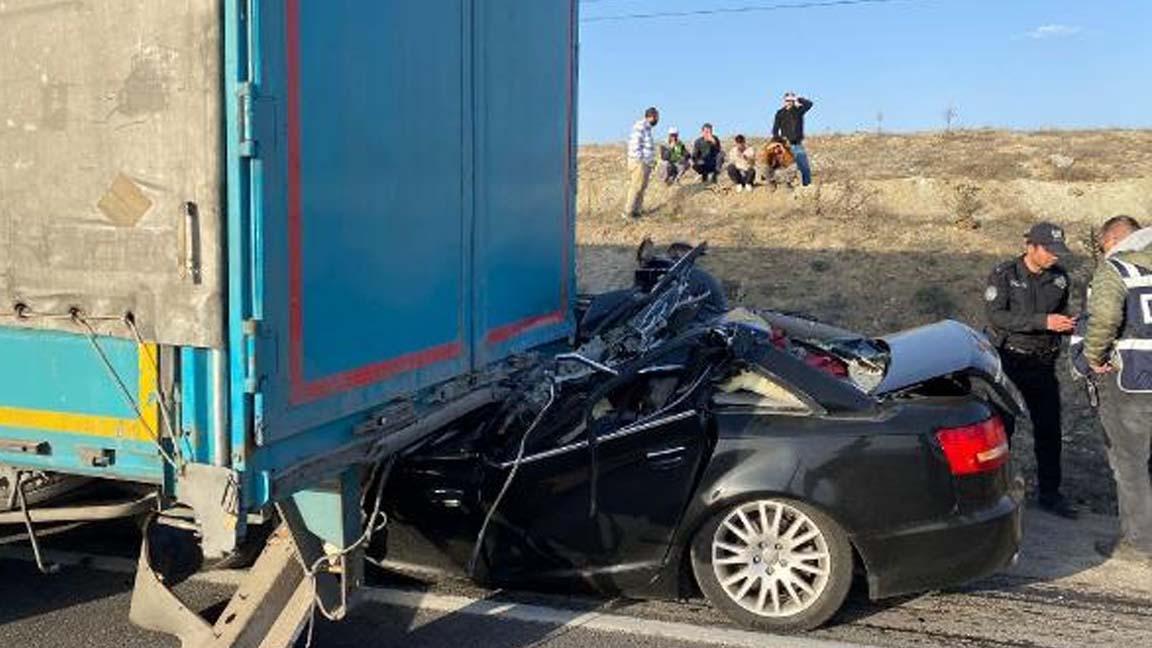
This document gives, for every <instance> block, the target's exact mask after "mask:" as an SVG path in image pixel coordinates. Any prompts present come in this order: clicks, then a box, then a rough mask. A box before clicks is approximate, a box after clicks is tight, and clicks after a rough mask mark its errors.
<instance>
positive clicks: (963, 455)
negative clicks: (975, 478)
mask: <svg viewBox="0 0 1152 648" xmlns="http://www.w3.org/2000/svg"><path fill="white" fill-rule="evenodd" d="M936 440H937V441H939V442H940V447H941V449H943V450H944V456H945V457H947V459H948V467H949V468H951V469H952V474H953V475H976V474H979V473H984V472H989V471H992V470H996V469H997V468H999V467H1000V466H1003V465H1004V464H1005V463H1007V462H1008V455H1009V453H1010V451H1009V449H1008V436H1007V435H1006V434H1005V433H1004V422H1003V421H1001V420H1000V417H999V416H993V417H992V418H989V419H987V420H984V421H981V422H979V423H974V424H972V425H964V426H961V427H953V428H942V429H939V430H937V431H936Z"/></svg>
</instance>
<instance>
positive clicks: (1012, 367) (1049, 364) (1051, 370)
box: [1000, 350, 1064, 496]
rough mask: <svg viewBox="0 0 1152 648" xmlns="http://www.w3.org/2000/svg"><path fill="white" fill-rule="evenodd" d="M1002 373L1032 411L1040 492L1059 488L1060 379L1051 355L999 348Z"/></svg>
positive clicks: (1053, 492)
mask: <svg viewBox="0 0 1152 648" xmlns="http://www.w3.org/2000/svg"><path fill="white" fill-rule="evenodd" d="M1000 357H1001V358H1002V359H1003V361H1004V373H1006V374H1008V377H1009V378H1010V379H1012V382H1013V383H1015V385H1016V387H1017V388H1018V389H1019V390H1020V394H1021V395H1022V396H1023V397H1024V402H1025V403H1026V404H1027V405H1028V411H1029V413H1031V415H1032V437H1033V440H1034V443H1033V446H1034V447H1035V452H1036V480H1037V482H1039V491H1040V495H1042V496H1044V495H1048V496H1052V495H1057V494H1059V492H1060V480H1061V474H1062V473H1061V470H1060V455H1061V452H1062V450H1063V445H1064V444H1063V438H1062V435H1061V432H1060V383H1059V382H1058V381H1057V380H1056V361H1055V358H1054V357H1045V358H1038V357H1035V356H1027V355H1020V354H1016V353H1012V352H1011V351H1007V350H1004V351H1001V352H1000ZM1015 427H1016V426H1015V423H1014V422H1013V423H1011V424H1009V426H1008V430H1007V432H1008V439H1009V441H1011V439H1012V434H1013V432H1015Z"/></svg>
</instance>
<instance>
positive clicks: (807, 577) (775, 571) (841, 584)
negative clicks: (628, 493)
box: [692, 498, 853, 632]
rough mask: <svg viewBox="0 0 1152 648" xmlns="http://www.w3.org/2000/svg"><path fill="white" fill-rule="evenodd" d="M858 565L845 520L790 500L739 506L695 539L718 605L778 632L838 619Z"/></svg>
mask: <svg viewBox="0 0 1152 648" xmlns="http://www.w3.org/2000/svg"><path fill="white" fill-rule="evenodd" d="M852 568H853V564H852V548H851V546H850V545H849V543H848V537H847V534H846V533H845V532H844V530H843V529H842V528H841V527H840V525H839V524H837V523H836V522H835V521H833V520H832V519H831V518H829V517H828V516H827V515H824V514H823V513H821V512H820V511H818V510H816V509H814V508H812V507H811V506H808V505H806V504H802V503H800V502H796V501H793V500H787V499H775V498H772V499H757V500H751V501H746V502H742V503H739V504H735V505H732V506H730V507H729V508H727V509H725V510H724V511H721V512H720V513H719V514H717V515H716V516H715V517H713V518H712V519H710V520H709V521H708V522H707V523H706V524H705V525H704V526H703V527H702V528H701V529H700V531H698V532H697V534H696V536H695V538H694V539H693V542H692V571H693V572H694V573H695V576H696V582H697V583H698V584H699V585H700V589H701V590H702V591H703V592H704V595H705V596H707V597H708V600H709V601H710V602H711V603H712V605H714V606H716V607H717V608H719V609H720V610H721V611H722V612H724V614H726V615H728V616H729V617H731V618H732V619H733V620H735V621H737V622H739V623H741V624H743V625H746V626H751V627H753V628H757V629H761V630H769V631H773V632H792V631H800V630H811V629H812V628H815V627H817V626H819V625H821V624H823V623H824V622H825V621H827V620H828V619H830V618H832V615H834V614H835V613H836V612H837V611H838V610H839V609H840V606H841V605H843V604H844V599H845V598H846V597H847V596H848V590H849V588H850V587H851V585H852V574H853V569H852Z"/></svg>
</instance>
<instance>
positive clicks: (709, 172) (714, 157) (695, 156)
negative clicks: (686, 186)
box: [692, 124, 724, 183]
mask: <svg viewBox="0 0 1152 648" xmlns="http://www.w3.org/2000/svg"><path fill="white" fill-rule="evenodd" d="M723 164H724V149H723V148H721V146H720V138H719V137H716V135H714V134H713V133H712V124H704V125H703V126H701V127H700V137H698V138H696V142H695V143H693V144H692V168H693V169H695V170H696V173H699V174H700V182H713V183H715V182H716V177H717V176H718V175H719V174H720V167H721V166H723Z"/></svg>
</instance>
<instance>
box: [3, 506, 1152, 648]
mask: <svg viewBox="0 0 1152 648" xmlns="http://www.w3.org/2000/svg"><path fill="white" fill-rule="evenodd" d="M1059 531H1060V530H1059V529H1058V528H1050V527H1045V528H1042V529H1040V530H1039V532H1038V533H1036V534H1034V535H1035V536H1038V538H1039V539H1040V540H1043V539H1045V536H1055V535H1057V534H1059ZM93 534H96V535H98V536H99V542H98V543H93V542H92V541H91V540H92V535H93ZM1038 541H1039V540H1038ZM1086 541H1090V538H1087V539H1086ZM49 544H50V545H52V550H53V553H52V554H51V555H52V557H54V558H57V559H59V560H61V561H62V563H63V566H62V569H61V572H60V573H59V574H57V575H54V576H50V577H46V576H41V575H40V574H38V573H37V572H36V569H35V567H34V566H33V564H32V563H31V562H29V560H28V558H29V557H30V554H29V553H28V552H27V551H26V550H25V549H23V548H17V547H14V546H3V547H0V597H2V598H0V600H2V601H3V603H0V646H36V647H37V648H80V647H97V646H98V647H105V646H117V647H123V648H133V647H136V646H140V647H145V646H147V647H153V646H156V647H159V646H173V647H175V646H177V645H178V643H177V642H176V641H174V640H172V639H169V638H166V637H162V636H159V635H155V634H153V633H149V632H146V631H143V630H139V629H137V628H135V627H133V626H132V625H131V624H130V623H129V622H128V606H129V598H130V590H131V578H132V577H131V570H132V568H133V560H132V558H131V557H132V555H133V554H134V552H135V538H134V537H133V533H132V532H131V530H130V529H123V528H120V527H104V528H103V529H98V530H97V531H95V532H94V531H83V532H76V533H73V534H64V535H61V536H57V537H55V538H52V539H51V541H50V542H49ZM1049 544H1050V543H1049ZM97 545H98V546H99V548H100V549H101V551H100V554H101V556H114V558H111V559H107V558H103V557H101V558H97V559H93V560H88V559H84V560H79V559H80V558H81V556H80V555H78V554H68V553H67V552H63V553H62V552H61V549H69V548H74V547H78V546H82V547H83V548H84V549H85V550H88V549H91V548H92V547H93V546H97ZM1076 546H1078V545H1074V544H1068V545H1063V546H1060V547H1057V548H1058V549H1059V550H1060V551H1062V552H1072V551H1075V547H1076ZM85 555H87V554H85ZM117 556H118V557H117ZM1036 564H1038V565H1041V566H1043V564H1044V563H1043V561H1042V560H1040V559H1039V558H1038V559H1037V560H1036ZM1070 564H1071V565H1077V564H1079V563H1075V561H1073V562H1071V563H1070V562H1068V561H1063V562H1061V565H1063V566H1064V569H1065V571H1066V572H1068V573H1057V572H1052V571H1051V570H1050V569H1048V570H1047V571H1046V569H1047V568H1045V569H1040V568H1036V569H1032V570H1029V569H1016V570H1013V571H1012V572H1010V573H1006V574H1001V575H997V576H994V577H992V578H989V579H985V580H984V581H981V582H979V583H976V584H973V585H971V586H968V587H965V588H961V589H958V590H955V591H949V592H938V593H932V594H927V595H923V596H919V597H909V598H902V599H895V600H890V601H884V602H881V603H873V602H869V601H867V600H866V599H865V598H864V597H863V596H861V595H860V594H859V593H857V594H854V595H853V597H852V599H851V600H850V602H849V604H848V606H847V608H846V609H845V610H844V612H843V613H842V614H841V615H840V616H839V617H838V618H837V619H836V620H835V622H834V624H833V625H831V626H830V627H827V628H825V629H822V630H820V631H818V632H814V633H809V634H807V635H805V636H803V637H796V638H773V637H770V636H767V635H762V634H757V633H751V632H747V631H744V630H742V629H740V628H737V627H734V626H733V625H731V624H729V623H727V622H726V621H725V619H723V618H722V617H721V616H720V615H718V613H716V612H715V611H714V610H713V609H711V608H710V607H709V606H708V605H707V604H706V603H705V602H703V601H689V602H640V601H628V600H615V601H605V600H602V599H593V598H585V597H571V596H557V595H549V594H538V593H525V592H495V591H490V590H485V589H481V588H477V587H475V586H473V585H471V584H469V583H465V582H462V581H458V580H453V579H445V578H422V579H412V578H408V577H401V576H398V575H394V574H386V573H379V574H376V575H374V577H373V579H372V588H371V589H370V590H369V592H368V597H369V601H368V602H367V603H365V604H364V605H362V606H361V607H360V608H358V609H357V611H356V612H355V614H354V615H353V616H352V618H350V619H349V620H347V621H345V622H343V623H340V624H327V623H320V624H317V627H316V629H315V636H314V641H313V645H314V646H317V647H320V648H338V647H344V646H348V647H352V646H355V647H357V648H364V647H374V646H401V645H402V646H406V647H407V646H411V647H419V646H452V647H453V648H465V647H468V646H478V647H479V646H483V647H485V648H528V647H530V646H556V647H561V646H599V647H603V648H609V647H616V646H619V647H625V646H638V647H640V646H642V647H656V646H660V647H665V646H667V647H670V648H696V647H703V646H719V645H729V646H749V647H751V646H760V647H765V648H772V647H774V646H781V647H784V646H787V647H788V648H820V647H822V646H833V645H875V646H950V647H952V646H1013V647H1030V646H1045V647H1047V646H1053V647H1063V646H1069V647H1072V646H1075V647H1077V648H1079V647H1081V646H1086V645H1090V646H1124V647H1125V648H1132V647H1135V646H1146V645H1149V641H1150V639H1152V580H1150V581H1149V587H1148V588H1147V589H1144V588H1143V587H1137V588H1136V589H1132V588H1120V589H1116V588H1111V587H1109V586H1108V583H1107V582H1104V583H1100V582H1099V581H1100V579H1099V578H1097V577H1096V576H1099V575H1100V574H1103V575H1104V578H1105V580H1114V579H1122V578H1126V577H1131V576H1132V574H1131V570H1125V569H1124V568H1123V566H1122V565H1121V566H1119V567H1117V568H1116V570H1115V571H1112V572H1109V571H1103V572H1101V571H1100V570H1102V569H1107V568H1108V565H1088V564H1083V565H1082V566H1081V567H1077V568H1076V569H1067V566H1068V565H1070ZM1094 570H1095V571H1094ZM1073 572H1075V573H1073ZM1084 574H1087V575H1088V576H1083V575H1084ZM1089 576H1091V577H1089ZM238 577H239V574H236V573H215V574H209V575H207V576H206V577H204V578H198V579H196V580H194V581H190V582H188V583H185V584H184V585H182V586H181V588H180V590H179V591H180V594H181V595H182V596H183V597H185V598H186V599H187V600H188V601H189V602H190V603H191V604H192V605H193V606H195V607H197V608H200V609H206V610H209V611H210V612H211V611H212V610H216V611H218V610H219V609H221V607H222V602H223V601H224V600H225V599H226V598H227V597H228V596H229V595H230V591H231V588H230V587H229V585H228V583H229V582H233V581H234V580H235V579H236V578H238ZM1143 578H1144V576H1143V575H1139V574H1138V575H1137V579H1138V580H1136V581H1131V582H1135V583H1137V585H1141V584H1142V583H1143V582H1144V581H1143V580H1142V579H1143ZM1148 578H1149V579H1152V574H1149V575H1148ZM301 645H303V644H301Z"/></svg>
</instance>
